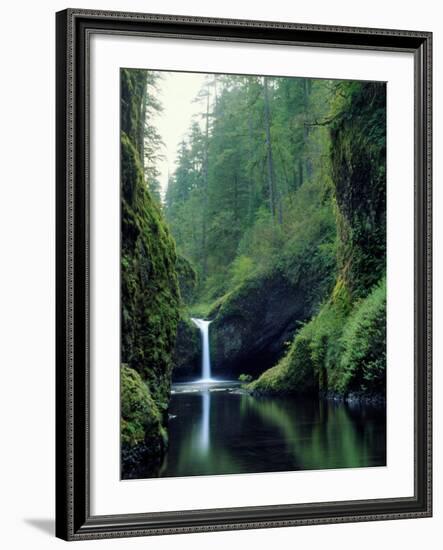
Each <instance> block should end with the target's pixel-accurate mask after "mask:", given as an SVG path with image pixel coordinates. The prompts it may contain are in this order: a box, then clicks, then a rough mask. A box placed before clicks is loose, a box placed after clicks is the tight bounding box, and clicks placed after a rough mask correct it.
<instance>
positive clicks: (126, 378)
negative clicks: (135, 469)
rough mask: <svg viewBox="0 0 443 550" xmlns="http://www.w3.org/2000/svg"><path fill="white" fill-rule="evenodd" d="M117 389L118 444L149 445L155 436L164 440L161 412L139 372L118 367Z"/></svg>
mask: <svg viewBox="0 0 443 550" xmlns="http://www.w3.org/2000/svg"><path fill="white" fill-rule="evenodd" d="M120 388H121V389H120V396H121V443H122V445H123V446H127V447H135V446H136V445H140V444H147V445H149V444H150V443H152V440H156V439H157V438H158V437H161V439H162V440H163V443H165V441H166V432H165V430H164V429H163V427H162V413H161V412H160V411H159V409H158V407H157V405H156V403H155V401H154V399H153V398H152V396H151V394H150V392H149V389H148V386H147V385H146V384H145V383H144V382H143V380H142V379H141V377H140V375H139V374H138V373H137V372H136V371H135V370H134V369H131V368H129V367H127V366H126V365H122V367H121V370H120Z"/></svg>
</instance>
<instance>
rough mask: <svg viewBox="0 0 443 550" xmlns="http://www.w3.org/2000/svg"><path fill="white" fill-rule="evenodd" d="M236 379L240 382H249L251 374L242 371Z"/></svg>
mask: <svg viewBox="0 0 443 550" xmlns="http://www.w3.org/2000/svg"><path fill="white" fill-rule="evenodd" d="M238 381H239V382H241V383H242V384H249V383H250V382H252V376H251V375H250V374H244V373H242V374H240V376H239V377H238Z"/></svg>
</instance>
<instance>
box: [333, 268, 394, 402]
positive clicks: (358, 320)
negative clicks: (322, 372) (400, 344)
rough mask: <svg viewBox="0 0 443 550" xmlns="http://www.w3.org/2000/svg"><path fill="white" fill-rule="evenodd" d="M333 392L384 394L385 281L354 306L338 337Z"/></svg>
mask: <svg viewBox="0 0 443 550" xmlns="http://www.w3.org/2000/svg"><path fill="white" fill-rule="evenodd" d="M341 347H342V349H343V353H342V354H341V359H340V364H339V371H340V381H339V384H338V386H337V389H338V390H339V391H341V392H347V391H363V392H367V391H371V392H380V393H384V392H385V385H386V279H382V281H381V282H380V283H379V284H378V285H377V286H376V287H375V288H374V290H373V291H372V292H371V293H370V294H369V296H368V297H367V298H365V299H364V300H362V301H361V302H360V304H358V305H357V306H356V307H355V309H354V311H353V312H352V314H351V315H350V317H349V319H348V321H347V323H346V326H345V328H344V331H343V336H342V338H341Z"/></svg>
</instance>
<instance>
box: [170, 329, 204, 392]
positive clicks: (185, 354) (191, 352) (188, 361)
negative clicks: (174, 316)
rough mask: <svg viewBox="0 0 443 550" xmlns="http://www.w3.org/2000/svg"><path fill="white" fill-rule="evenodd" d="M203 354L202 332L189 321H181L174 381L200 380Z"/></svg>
mask: <svg viewBox="0 0 443 550" xmlns="http://www.w3.org/2000/svg"><path fill="white" fill-rule="evenodd" d="M201 354H202V345H201V336H200V330H199V329H198V328H197V327H196V326H195V325H194V324H193V323H192V321H190V320H189V319H181V320H180V321H179V323H178V330H177V340H176V343H175V349H174V370H173V371H172V381H173V382H184V381H187V380H196V379H198V378H200V377H201Z"/></svg>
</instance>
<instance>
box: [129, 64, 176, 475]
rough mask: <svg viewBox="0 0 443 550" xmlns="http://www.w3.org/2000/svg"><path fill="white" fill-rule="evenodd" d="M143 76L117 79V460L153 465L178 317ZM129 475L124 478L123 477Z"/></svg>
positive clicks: (133, 73)
mask: <svg viewBox="0 0 443 550" xmlns="http://www.w3.org/2000/svg"><path fill="white" fill-rule="evenodd" d="M145 101H146V71H142V70H133V69H130V70H129V69H128V70H127V69H123V70H122V71H121V362H122V364H123V365H124V367H122V376H121V398H122V419H121V420H122V425H121V430H122V458H123V461H122V462H123V468H124V470H125V468H126V473H128V469H130V463H131V460H132V459H131V457H133V456H135V455H136V454H137V455H140V453H144V454H146V455H147V456H148V457H149V459H151V460H153V461H154V462H155V460H157V459H158V460H160V458H161V453H162V450H163V449H164V447H165V444H166V430H165V424H166V421H167V408H168V401H169V395H170V383H171V371H172V354H173V350H174V345H175V339H176V333H177V323H178V319H179V313H180V294H179V290H178V283H177V276H176V271H175V265H176V253H175V245H174V241H173V239H172V237H171V236H170V234H169V232H168V229H167V227H166V225H165V223H164V222H163V219H162V215H161V212H160V210H159V207H158V206H157V204H156V202H155V201H154V200H153V199H152V197H151V195H150V194H149V191H148V188H147V185H146V182H145V180H144V174H143V164H142V159H143V130H144V112H145ZM129 475H130V474H129Z"/></svg>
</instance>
